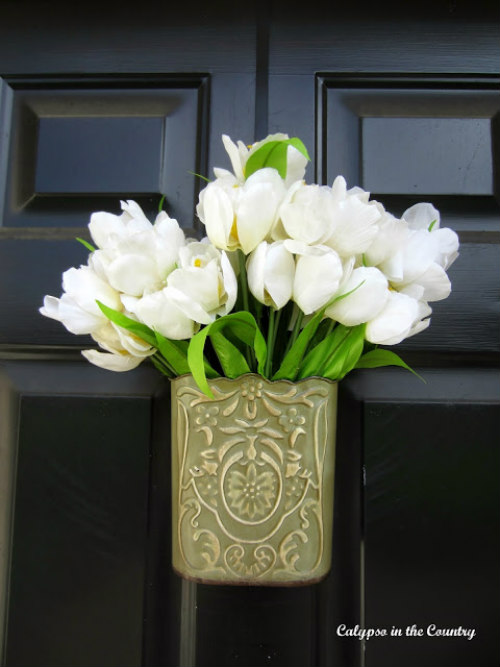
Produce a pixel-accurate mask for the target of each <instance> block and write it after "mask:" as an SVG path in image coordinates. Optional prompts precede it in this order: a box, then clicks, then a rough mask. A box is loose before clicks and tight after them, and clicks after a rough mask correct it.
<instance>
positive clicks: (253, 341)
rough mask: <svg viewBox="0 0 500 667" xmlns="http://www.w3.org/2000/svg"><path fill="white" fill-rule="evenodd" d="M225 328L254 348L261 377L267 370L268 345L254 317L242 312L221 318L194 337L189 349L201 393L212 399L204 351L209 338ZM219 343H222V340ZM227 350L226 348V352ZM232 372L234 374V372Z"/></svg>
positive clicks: (190, 361) (190, 363) (193, 372)
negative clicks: (204, 361)
mask: <svg viewBox="0 0 500 667" xmlns="http://www.w3.org/2000/svg"><path fill="white" fill-rule="evenodd" d="M225 327H230V331H231V333H232V334H233V335H234V336H236V337H237V338H239V339H240V340H242V341H243V342H244V343H246V344H247V345H249V346H250V347H252V348H253V350H254V352H255V356H256V358H257V362H258V372H259V373H260V374H261V375H263V373H264V369H265V364H266V359H267V345H266V341H265V339H264V336H263V335H262V333H261V331H260V329H259V327H258V326H257V323H256V321H255V318H254V317H253V315H251V314H250V313H247V312H245V311H242V312H239V313H231V314H230V315H224V316H223V317H220V318H219V319H217V320H215V322H212V324H209V325H207V326H206V327H204V328H203V329H202V330H201V331H199V332H198V333H197V334H196V335H195V336H193V337H192V338H191V341H190V343H189V347H188V363H189V368H190V369H191V373H192V374H193V377H194V379H195V381H196V384H197V385H198V387H199V388H200V389H201V391H202V392H203V393H204V394H206V395H207V396H209V397H210V398H213V393H212V391H211V389H210V387H209V386H208V382H207V378H206V373H205V367H204V363H203V351H204V349H205V344H206V340H207V337H208V336H212V335H213V334H214V333H217V332H220V331H222V330H223V329H224V328H225ZM226 340H227V339H226ZM218 342H219V343H220V339H219V341H218ZM228 342H229V341H228ZM216 344H217V343H216ZM231 345H232V343H231ZM233 347H234V350H237V348H236V346H233ZM227 349H228V348H227V346H226V351H227ZM221 363H222V362H221ZM230 372H231V373H232V372H233V371H230ZM245 372H248V371H245ZM235 377H236V376H235Z"/></svg>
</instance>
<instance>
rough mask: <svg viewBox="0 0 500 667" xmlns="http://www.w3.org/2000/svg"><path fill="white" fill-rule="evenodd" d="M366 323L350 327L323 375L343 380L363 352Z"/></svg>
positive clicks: (327, 363)
mask: <svg viewBox="0 0 500 667" xmlns="http://www.w3.org/2000/svg"><path fill="white" fill-rule="evenodd" d="M365 329H366V324H360V325H358V326H356V327H351V328H349V329H348V332H347V336H346V337H345V338H344V339H343V341H342V342H341V343H340V345H339V346H338V348H337V350H336V351H335V353H334V354H333V355H332V357H330V358H329V359H328V360H327V362H326V363H325V365H324V368H323V369H322V372H321V375H322V376H323V377H326V378H329V379H330V380H342V378H343V377H345V376H346V375H347V373H349V372H350V371H352V369H353V368H354V367H355V365H356V363H357V361H358V360H359V358H360V357H361V355H362V354H363V347H364V342H365Z"/></svg>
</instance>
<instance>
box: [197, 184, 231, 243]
mask: <svg viewBox="0 0 500 667" xmlns="http://www.w3.org/2000/svg"><path fill="white" fill-rule="evenodd" d="M200 201H201V203H202V206H201V207H198V208H197V212H198V216H199V217H200V220H201V221H202V222H203V224H204V225H205V228H206V230H207V236H208V238H209V239H210V241H211V242H212V243H213V244H214V246H215V247H216V248H220V249H221V250H231V249H232V248H230V247H229V245H230V236H231V229H232V226H233V221H234V211H233V206H232V204H231V200H230V199H229V196H228V195H227V194H226V192H225V191H224V190H223V189H222V187H220V186H218V185H217V181H215V182H214V183H210V184H209V185H208V186H207V187H206V188H205V190H204V191H203V198H202V199H201V200H200Z"/></svg>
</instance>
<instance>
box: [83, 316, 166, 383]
mask: <svg viewBox="0 0 500 667" xmlns="http://www.w3.org/2000/svg"><path fill="white" fill-rule="evenodd" d="M92 338H93V339H94V340H95V341H96V342H97V343H98V344H99V346H100V347H101V348H103V349H104V350H107V352H99V351H98V350H83V351H82V355H83V356H84V357H85V358H86V359H87V360H88V361H90V362H91V363H92V364H94V365H95V366H99V367H100V368H105V369H106V370H111V371H119V372H120V371H129V370H132V369H133V368H136V367H137V366H138V365H139V364H140V363H141V362H143V361H144V359H146V358H147V357H149V356H151V355H152V354H154V353H155V352H156V350H155V349H154V348H152V347H151V346H150V345H148V344H147V343H145V342H144V341H142V340H140V339H139V338H137V336H134V335H133V334H131V333H130V332H128V331H126V330H124V329H122V328H121V327H118V326H116V325H115V324H113V323H112V322H109V321H108V322H107V324H105V325H103V326H102V327H101V328H100V329H99V330H98V331H96V332H94V333H93V334H92Z"/></svg>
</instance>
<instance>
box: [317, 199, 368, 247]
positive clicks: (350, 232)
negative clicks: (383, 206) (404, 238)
mask: <svg viewBox="0 0 500 667" xmlns="http://www.w3.org/2000/svg"><path fill="white" fill-rule="evenodd" d="M380 217H381V214H380V211H379V209H378V207H377V206H376V204H375V203H370V204H368V203H366V202H364V201H363V199H362V198H361V196H358V195H357V194H353V195H351V196H347V197H346V199H344V200H341V201H337V202H336V205H335V210H334V214H333V223H334V224H333V227H332V233H331V236H330V237H329V238H328V239H327V240H326V241H325V244H326V245H328V246H330V247H331V248H333V249H334V250H335V251H336V252H338V254H339V255H340V256H341V257H349V256H351V255H359V254H361V253H363V252H365V250H367V249H368V248H369V247H370V244H371V243H372V241H373V240H374V238H375V237H376V235H377V232H378V228H377V226H376V224H375V223H376V222H377V221H378V220H379V218H380Z"/></svg>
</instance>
